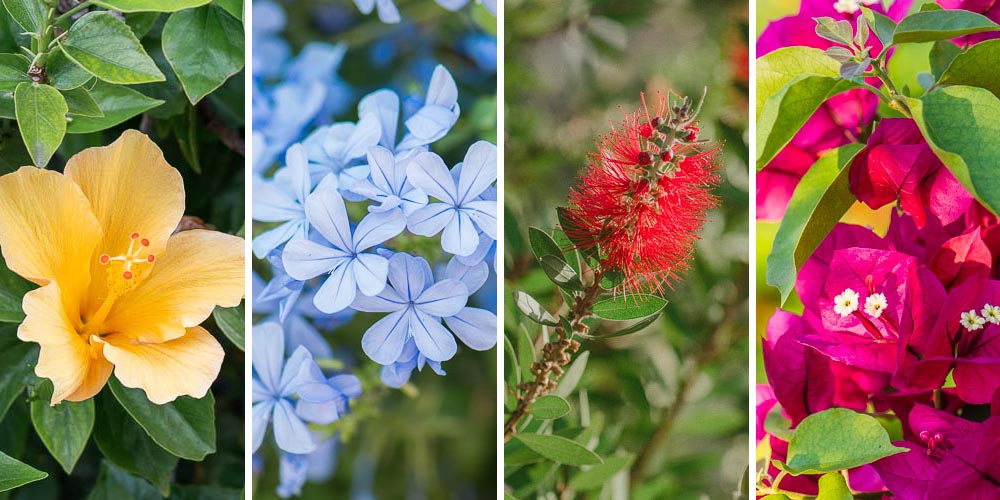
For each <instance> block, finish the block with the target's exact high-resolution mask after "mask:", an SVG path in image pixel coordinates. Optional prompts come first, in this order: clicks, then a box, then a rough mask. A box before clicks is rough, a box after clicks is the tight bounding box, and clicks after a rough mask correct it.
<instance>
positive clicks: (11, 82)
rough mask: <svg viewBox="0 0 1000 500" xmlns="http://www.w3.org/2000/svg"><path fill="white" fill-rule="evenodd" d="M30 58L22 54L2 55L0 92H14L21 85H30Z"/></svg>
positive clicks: (0, 60)
mask: <svg viewBox="0 0 1000 500" xmlns="http://www.w3.org/2000/svg"><path fill="white" fill-rule="evenodd" d="M29 64H31V62H30V61H28V58H26V57H24V56H22V55H20V54H0V92H13V91H14V89H16V88H17V85H18V84H20V83H30V82H31V77H29V76H28V65H29Z"/></svg>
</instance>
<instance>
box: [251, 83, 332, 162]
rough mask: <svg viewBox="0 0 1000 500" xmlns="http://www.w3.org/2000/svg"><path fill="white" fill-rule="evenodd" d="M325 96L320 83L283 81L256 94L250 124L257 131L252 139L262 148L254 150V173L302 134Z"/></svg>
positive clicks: (275, 157)
mask: <svg viewBox="0 0 1000 500" xmlns="http://www.w3.org/2000/svg"><path fill="white" fill-rule="evenodd" d="M326 95H327V90H326V88H325V87H324V86H323V84H322V83H320V82H302V83H300V82H286V83H282V84H281V85H278V86H277V87H276V88H274V89H273V90H272V91H270V92H269V93H267V94H266V95H261V96H260V97H259V98H258V97H256V96H255V98H254V100H253V115H254V117H253V126H254V131H255V132H256V133H259V134H260V138H259V139H255V140H257V141H259V142H260V143H261V144H263V146H264V147H263V148H261V150H260V151H255V152H254V158H255V161H254V164H253V171H254V172H256V173H262V172H263V171H265V170H267V168H268V167H270V166H271V164H272V163H274V162H275V161H276V160H277V159H278V157H279V156H280V155H281V153H283V152H285V150H286V149H287V148H288V146H289V145H290V144H292V143H293V142H295V141H297V140H299V138H300V137H302V133H303V131H305V129H306V128H307V127H308V126H309V125H310V124H312V123H313V121H314V120H315V119H316V116H317V115H318V114H319V112H320V111H321V110H322V109H323V106H324V104H325V103H326ZM259 110H260V111H259ZM256 146H257V145H256V144H255V147H256Z"/></svg>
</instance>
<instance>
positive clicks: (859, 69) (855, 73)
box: [840, 57, 872, 80]
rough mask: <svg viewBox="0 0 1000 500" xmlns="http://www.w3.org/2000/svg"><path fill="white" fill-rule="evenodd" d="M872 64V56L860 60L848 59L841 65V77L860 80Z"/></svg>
mask: <svg viewBox="0 0 1000 500" xmlns="http://www.w3.org/2000/svg"><path fill="white" fill-rule="evenodd" d="M871 65H872V58H870V57H866V58H864V59H863V60H861V61H860V62H858V61H847V62H845V63H843V64H841V65H840V77H841V78H843V79H845V80H859V79H860V78H861V75H863V74H864V72H865V71H867V70H868V67H869V66H871Z"/></svg>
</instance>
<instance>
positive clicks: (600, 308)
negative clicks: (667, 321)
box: [593, 293, 667, 321]
mask: <svg viewBox="0 0 1000 500" xmlns="http://www.w3.org/2000/svg"><path fill="white" fill-rule="evenodd" d="M666 306H667V299H664V298H663V297H659V296H657V295H651V294H648V293H632V294H627V295H618V296H616V297H609V298H606V299H602V300H599V301H597V302H596V303H595V304H594V309H593V312H594V316H597V317H598V318H601V319H609V320H612V321H628V320H633V319H639V318H645V317H648V316H652V315H654V314H657V313H659V312H660V311H662V310H663V308H664V307H666Z"/></svg>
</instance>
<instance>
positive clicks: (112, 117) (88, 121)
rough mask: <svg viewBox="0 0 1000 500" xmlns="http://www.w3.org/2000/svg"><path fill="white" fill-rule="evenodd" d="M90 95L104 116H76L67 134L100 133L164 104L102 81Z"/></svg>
mask: <svg viewBox="0 0 1000 500" xmlns="http://www.w3.org/2000/svg"><path fill="white" fill-rule="evenodd" d="M90 95H91V97H93V98H94V100H95V101H97V105H98V106H100V108H101V112H102V113H104V116H103V117H101V118H94V117H89V116H74V117H73V121H72V122H70V124H69V127H68V129H67V133H69V134H89V133H91V132H99V131H101V130H105V129H108V128H111V127H114V126H115V125H118V124H119V123H122V122H124V121H125V120H128V119H129V118H132V117H134V116H136V115H139V114H141V113H143V112H144V111H147V110H150V109H152V108H155V107H156V106H159V105H160V104H163V101H161V100H159V99H152V98H149V97H146V96H144V95H142V94H140V93H139V92H136V91H134V90H132V89H130V88H128V87H124V86H121V85H111V84H110V83H104V82H101V81H98V82H97V84H96V85H94V88H92V89H90Z"/></svg>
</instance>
